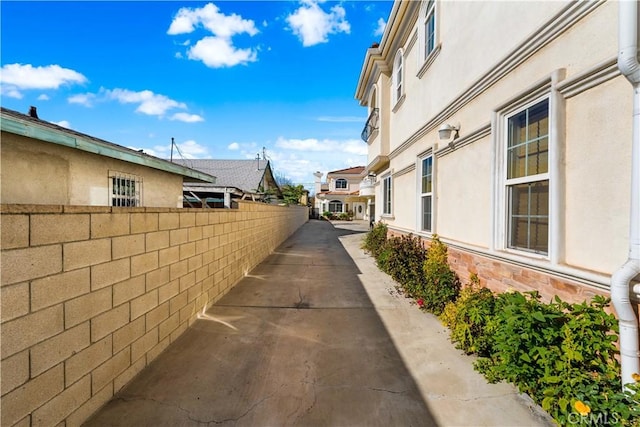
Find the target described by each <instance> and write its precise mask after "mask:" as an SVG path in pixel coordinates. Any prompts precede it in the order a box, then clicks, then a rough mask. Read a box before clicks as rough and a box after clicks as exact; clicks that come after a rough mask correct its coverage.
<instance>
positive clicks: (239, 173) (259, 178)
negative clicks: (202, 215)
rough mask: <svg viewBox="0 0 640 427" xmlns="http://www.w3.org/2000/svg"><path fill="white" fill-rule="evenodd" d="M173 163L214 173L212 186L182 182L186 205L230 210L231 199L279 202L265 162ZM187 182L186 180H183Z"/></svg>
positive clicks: (205, 160) (181, 161) (279, 194)
mask: <svg viewBox="0 0 640 427" xmlns="http://www.w3.org/2000/svg"><path fill="white" fill-rule="evenodd" d="M174 162H176V163H179V164H182V165H184V166H188V167H190V168H193V169H196V170H199V171H202V172H204V173H207V174H215V176H216V178H217V179H216V182H215V184H208V183H197V182H185V184H184V199H185V206H193V207H202V206H203V204H204V206H205V207H211V208H222V207H226V208H230V207H231V203H232V200H233V199H240V200H254V201H265V202H272V203H276V202H278V201H279V200H280V199H282V191H281V190H280V187H279V186H278V184H277V182H276V180H275V178H274V176H273V170H272V169H271V164H270V163H269V161H268V160H264V159H254V160H216V159H189V160H174ZM185 181H187V180H185Z"/></svg>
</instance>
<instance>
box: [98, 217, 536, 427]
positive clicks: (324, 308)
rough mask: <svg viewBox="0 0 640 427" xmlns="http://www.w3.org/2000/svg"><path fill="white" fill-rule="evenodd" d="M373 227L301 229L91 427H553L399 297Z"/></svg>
mask: <svg viewBox="0 0 640 427" xmlns="http://www.w3.org/2000/svg"><path fill="white" fill-rule="evenodd" d="M366 230H367V224H366V223H364V222H354V223H334V224H332V223H329V222H326V221H310V222H309V223H307V224H306V225H304V226H303V227H302V228H301V229H300V230H299V231H298V232H297V233H295V234H294V235H293V236H292V237H291V238H289V239H288V240H287V241H286V242H285V243H284V244H283V245H282V246H281V247H280V248H278V250H276V251H275V252H274V253H273V254H272V255H270V256H269V257H268V258H267V259H266V260H265V261H264V262H263V263H262V264H261V265H259V266H258V267H256V268H255V269H254V270H253V271H252V272H251V273H250V274H249V275H248V276H246V277H245V278H244V279H243V280H242V281H241V282H240V283H239V284H238V285H236V287H235V288H234V289H233V290H232V291H231V292H230V293H228V294H227V295H226V296H225V297H224V298H222V299H221V300H220V301H219V302H218V303H217V304H215V305H214V306H213V307H211V308H210V309H209V310H208V311H207V313H206V315H205V316H203V318H202V319H200V320H198V321H197V322H196V323H195V324H194V325H193V326H192V327H191V328H189V329H188V330H187V331H186V332H185V333H184V334H183V335H182V336H181V337H180V338H179V339H178V340H176V341H175V342H174V343H173V344H172V345H171V346H170V347H169V348H168V349H167V350H166V351H165V352H164V353H163V354H161V355H160V356H159V357H158V358H157V359H156V361H154V362H153V363H152V364H151V365H150V366H149V367H147V369H145V370H144V371H143V372H141V373H140V375H139V376H138V377H136V378H135V379H134V380H133V381H132V382H131V383H130V384H129V385H128V386H127V387H125V388H124V389H123V390H121V392H120V393H119V394H118V395H117V396H116V397H115V398H114V399H113V400H112V401H111V402H109V403H108V404H107V405H106V406H105V407H104V408H102V409H101V410H100V411H99V412H98V413H97V414H95V416H94V417H93V418H92V419H90V420H89V421H88V422H87V423H86V425H87V426H105V425H109V426H203V425H212V426H213V425H236V426H285V425H300V426H436V425H452V426H453V425H469V426H479V425H495V426H505V425H514V426H515V425H518V426H520V425H523V426H524V425H531V426H533V425H547V424H548V423H549V421H548V419H545V418H544V414H541V412H540V411H539V410H538V408H536V407H535V405H532V404H531V403H530V402H528V401H527V400H526V398H523V397H522V396H519V395H518V394H517V392H516V391H515V390H514V389H513V387H511V386H509V385H505V384H500V385H490V384H487V383H486V381H484V379H483V378H482V377H481V376H480V375H479V374H477V373H475V372H474V371H473V369H472V367H471V363H472V359H471V358H469V357H467V356H464V355H462V354H460V352H459V351H458V350H455V349H454V348H453V345H451V344H450V343H449V341H448V338H447V332H446V330H445V329H444V328H443V327H442V326H441V325H440V324H439V322H438V321H437V320H436V319H435V318H434V317H433V316H430V315H428V314H425V313H422V312H420V311H419V310H418V308H417V307H415V306H413V305H412V304H411V302H410V301H409V300H407V299H405V298H404V297H402V296H399V295H397V294H395V293H394V292H393V288H394V284H393V282H392V281H391V279H389V278H388V276H386V275H384V274H382V273H380V272H379V271H378V270H377V268H376V267H375V263H374V262H373V260H372V259H371V258H370V257H368V256H367V255H366V254H364V253H363V252H362V250H361V249H360V242H361V239H362V237H363V234H362V233H363V232H364V231H366Z"/></svg>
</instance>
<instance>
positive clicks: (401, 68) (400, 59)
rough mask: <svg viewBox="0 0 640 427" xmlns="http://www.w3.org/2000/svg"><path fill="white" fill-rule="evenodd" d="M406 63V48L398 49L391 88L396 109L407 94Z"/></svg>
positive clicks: (394, 60)
mask: <svg viewBox="0 0 640 427" xmlns="http://www.w3.org/2000/svg"><path fill="white" fill-rule="evenodd" d="M398 76H400V79H399V80H400V83H399V84H398ZM404 77H405V64H404V50H403V49H398V51H397V52H396V56H395V57H394V58H393V75H392V79H391V80H392V84H391V90H392V91H393V97H392V99H393V105H394V109H393V110H394V111H395V110H396V109H397V107H398V106H399V105H400V102H401V101H403V100H404V95H405V91H404V89H405V85H406V81H405V78H404ZM398 85H399V86H400V95H398Z"/></svg>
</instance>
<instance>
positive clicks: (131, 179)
mask: <svg viewBox="0 0 640 427" xmlns="http://www.w3.org/2000/svg"><path fill="white" fill-rule="evenodd" d="M109 193H110V195H111V206H130V207H133V206H142V177H140V176H137V175H130V174H126V173H122V172H114V171H110V172H109Z"/></svg>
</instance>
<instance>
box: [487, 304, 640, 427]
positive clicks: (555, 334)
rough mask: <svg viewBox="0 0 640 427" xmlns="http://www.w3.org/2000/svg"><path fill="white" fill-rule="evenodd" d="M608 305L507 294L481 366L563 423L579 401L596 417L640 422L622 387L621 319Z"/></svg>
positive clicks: (489, 325)
mask: <svg viewBox="0 0 640 427" xmlns="http://www.w3.org/2000/svg"><path fill="white" fill-rule="evenodd" d="M608 304H609V300H608V299H605V298H603V297H600V296H596V297H594V298H593V299H592V301H591V302H590V303H586V302H584V303H579V304H569V303H566V302H564V301H562V300H560V298H558V297H556V298H555V300H554V301H552V302H550V303H548V304H545V303H542V302H540V296H539V294H538V293H537V292H527V293H525V294H522V293H518V292H513V293H504V294H501V295H499V296H498V297H497V298H496V301H495V307H494V309H495V311H494V316H493V317H492V318H491V320H489V322H488V323H487V325H486V326H485V327H486V329H485V332H487V333H488V335H487V336H488V337H490V338H491V341H492V342H491V346H490V355H489V356H488V357H487V358H480V359H479V360H478V361H477V363H476V369H478V370H479V371H480V372H482V373H483V374H485V376H486V377H487V379H489V380H491V381H493V382H495V381H500V380H506V381H509V382H512V383H514V384H515V385H516V386H518V388H519V389H520V391H521V392H524V393H527V394H529V395H530V396H531V397H532V398H533V399H534V400H535V401H536V402H538V403H539V404H540V405H541V406H542V408H543V409H544V410H545V411H547V412H548V413H549V414H550V415H551V416H553V417H554V419H555V420H556V421H558V422H559V423H560V424H566V423H567V422H568V421H569V419H570V417H571V414H573V415H574V416H575V410H576V408H577V407H576V405H577V404H578V402H580V405H585V406H584V407H585V408H588V409H589V410H590V411H592V412H594V413H596V412H597V413H600V414H607V416H608V417H617V418H618V419H619V420H632V419H633V418H635V419H636V420H637V421H640V407H638V406H637V404H636V406H635V409H634V406H633V405H632V403H633V402H632V400H631V399H632V395H631V394H630V393H623V392H622V391H621V389H620V384H619V376H620V366H619V362H618V361H617V359H616V357H615V356H616V354H617V349H616V345H615V342H616V341H617V338H618V335H617V332H618V331H617V321H616V319H615V317H614V316H613V315H611V314H608V313H607V312H606V311H605V310H604V307H606V306H607V305H608ZM636 402H637V401H636ZM580 407H582V406H580ZM625 422H626V421H625Z"/></svg>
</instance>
